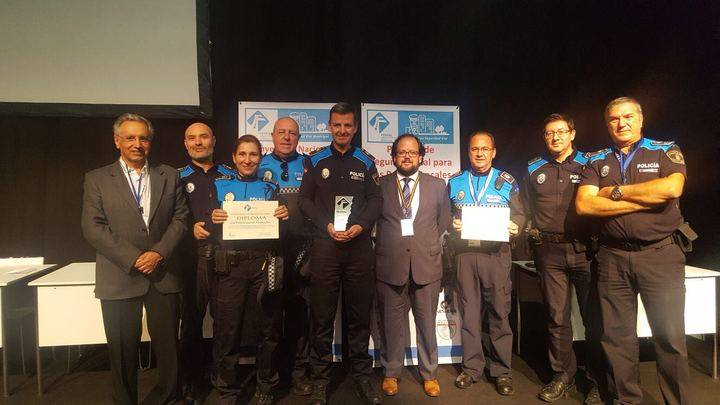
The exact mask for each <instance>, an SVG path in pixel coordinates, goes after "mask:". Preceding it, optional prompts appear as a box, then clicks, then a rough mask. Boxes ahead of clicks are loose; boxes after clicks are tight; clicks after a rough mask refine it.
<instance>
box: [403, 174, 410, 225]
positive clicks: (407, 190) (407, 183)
mask: <svg viewBox="0 0 720 405" xmlns="http://www.w3.org/2000/svg"><path fill="white" fill-rule="evenodd" d="M410 180H412V179H411V178H410V177H405V178H404V179H403V181H404V182H405V185H404V186H403V189H402V192H403V198H404V201H405V203H406V204H407V208H405V218H412V201H410Z"/></svg>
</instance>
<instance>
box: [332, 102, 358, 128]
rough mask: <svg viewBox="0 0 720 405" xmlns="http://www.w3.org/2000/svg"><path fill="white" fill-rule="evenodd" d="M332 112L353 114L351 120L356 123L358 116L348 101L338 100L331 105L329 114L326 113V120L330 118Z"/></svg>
mask: <svg viewBox="0 0 720 405" xmlns="http://www.w3.org/2000/svg"><path fill="white" fill-rule="evenodd" d="M333 114H340V115H347V114H352V115H353V121H354V122H355V124H356V125H357V122H358V116H357V113H355V109H354V108H353V106H352V105H350V103H345V102H340V103H337V104H335V105H334V106H332V108H331V109H330V114H329V115H328V121H329V120H330V118H332V115H333Z"/></svg>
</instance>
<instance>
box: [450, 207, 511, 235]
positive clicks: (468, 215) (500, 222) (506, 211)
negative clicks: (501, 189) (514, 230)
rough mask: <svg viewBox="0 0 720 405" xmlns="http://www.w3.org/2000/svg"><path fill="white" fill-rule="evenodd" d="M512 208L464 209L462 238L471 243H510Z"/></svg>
mask: <svg viewBox="0 0 720 405" xmlns="http://www.w3.org/2000/svg"><path fill="white" fill-rule="evenodd" d="M509 224H510V208H509V207H502V206H494V205H480V206H472V207H462V229H461V230H460V238H461V239H468V240H471V241H483V240H484V241H493V242H508V241H510V233H509V231H508V225H509Z"/></svg>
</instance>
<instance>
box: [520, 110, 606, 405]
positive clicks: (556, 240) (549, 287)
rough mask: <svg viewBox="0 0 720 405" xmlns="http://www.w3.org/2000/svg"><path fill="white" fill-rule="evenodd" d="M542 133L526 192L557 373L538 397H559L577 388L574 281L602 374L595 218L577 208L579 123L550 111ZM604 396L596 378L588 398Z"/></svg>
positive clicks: (592, 361) (592, 363) (591, 359)
mask: <svg viewBox="0 0 720 405" xmlns="http://www.w3.org/2000/svg"><path fill="white" fill-rule="evenodd" d="M543 135H544V139H545V146H546V147H547V152H546V153H545V154H543V155H541V156H539V157H537V158H535V159H532V160H531V161H529V162H528V169H527V170H528V173H527V175H526V176H525V178H524V180H523V184H522V187H521V190H522V192H521V195H522V197H523V207H524V208H525V212H526V215H527V216H528V218H529V221H528V228H529V229H530V231H529V234H530V243H531V245H532V247H533V251H534V258H535V265H536V266H537V270H538V275H539V276H540V285H541V287H542V293H543V296H544V299H545V305H546V306H547V310H548V320H547V325H548V332H549V335H550V342H549V347H548V357H549V359H550V368H551V369H552V371H553V373H554V375H553V378H552V380H551V381H550V382H549V383H548V384H546V385H545V386H544V387H543V388H542V390H541V391H540V393H539V394H538V397H539V398H540V399H542V400H543V401H546V402H555V401H557V400H558V399H560V398H562V397H563V396H565V395H566V393H567V392H569V391H570V390H572V389H573V388H574V386H575V374H576V372H577V360H576V358H575V352H574V350H573V330H572V323H571V321H570V313H571V311H572V308H571V286H574V287H575V294H576V296H577V302H578V305H579V307H580V313H581V314H582V318H583V323H584V326H585V338H586V342H587V343H588V344H587V347H586V354H587V355H588V356H586V358H587V361H586V365H587V368H588V371H589V373H588V376H589V377H590V378H591V381H593V380H592V379H593V378H596V374H597V373H595V372H594V370H593V367H596V366H597V365H598V364H599V363H600V362H601V359H600V358H599V357H598V356H597V354H598V353H599V347H598V344H599V341H598V336H597V331H598V328H597V327H596V326H595V323H593V322H590V320H591V319H590V317H591V316H593V315H592V314H590V313H589V297H590V291H591V289H592V288H593V287H594V284H592V283H591V279H592V277H591V262H592V252H591V247H590V245H591V243H590V237H591V234H592V230H591V222H590V221H589V219H588V218H581V217H579V216H578V215H577V213H576V212H575V193H576V191H577V188H578V186H579V185H580V179H581V177H582V170H583V167H584V165H585V163H587V158H586V157H585V154H584V153H582V152H580V151H578V150H576V149H575V148H574V147H573V141H574V140H575V124H574V122H573V120H572V118H570V117H568V116H567V115H564V114H551V115H549V116H548V117H547V118H546V119H545V122H544V128H543ZM593 309H595V310H599V309H597V308H593ZM591 355H592V356H591ZM601 402H602V401H601V399H600V394H599V393H598V388H597V384H596V383H593V384H592V387H591V389H590V391H589V392H588V395H587V396H586V399H585V403H586V404H598V403H601Z"/></svg>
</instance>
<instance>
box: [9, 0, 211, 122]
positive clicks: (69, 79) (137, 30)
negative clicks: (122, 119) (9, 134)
mask: <svg viewBox="0 0 720 405" xmlns="http://www.w3.org/2000/svg"><path fill="white" fill-rule="evenodd" d="M208 32H209V27H208V9H207V0H153V1H147V0H123V1H116V0H63V1H48V0H0V38H2V40H1V41H0V55H1V56H0V113H2V114H17V115H45V116H54V115H60V116H104V115H116V114H119V113H122V112H125V111H135V112H139V113H141V114H146V115H149V116H153V117H188V116H193V117H195V116H198V117H208V116H211V115H212V105H211V97H210V90H211V88H210V58H209V37H208V36H209V35H208Z"/></svg>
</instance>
